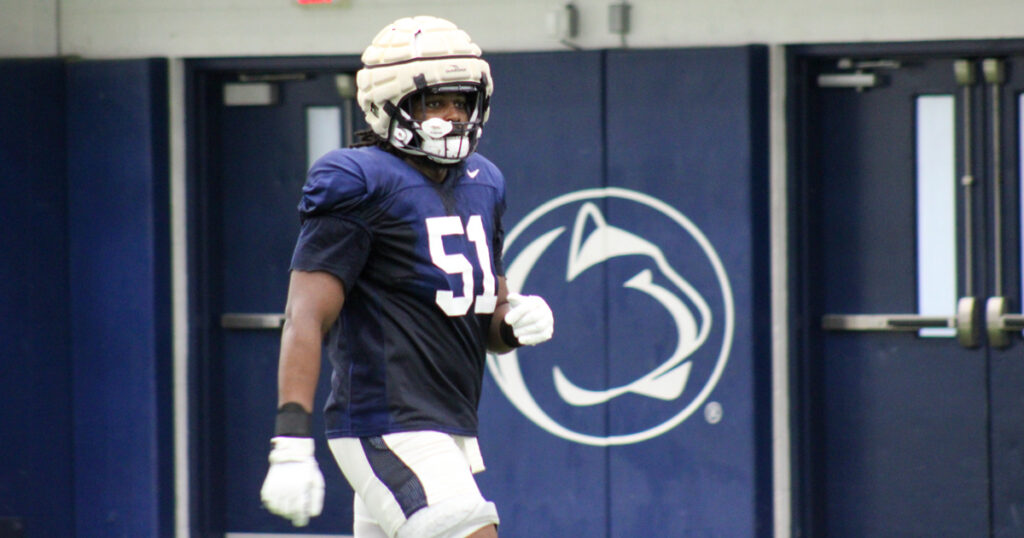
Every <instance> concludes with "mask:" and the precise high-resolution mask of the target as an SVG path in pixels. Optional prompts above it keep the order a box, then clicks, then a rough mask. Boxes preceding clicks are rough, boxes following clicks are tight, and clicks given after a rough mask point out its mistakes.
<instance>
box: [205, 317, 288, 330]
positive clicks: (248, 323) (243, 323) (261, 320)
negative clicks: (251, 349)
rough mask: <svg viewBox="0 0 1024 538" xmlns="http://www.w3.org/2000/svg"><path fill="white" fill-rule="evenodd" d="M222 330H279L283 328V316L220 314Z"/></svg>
mask: <svg viewBox="0 0 1024 538" xmlns="http://www.w3.org/2000/svg"><path fill="white" fill-rule="evenodd" d="M220 326H221V328H223V329H250V330H252V329H255V330H260V329H280V328H281V327H284V314H221V315H220Z"/></svg>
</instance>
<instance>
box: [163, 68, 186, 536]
mask: <svg viewBox="0 0 1024 538" xmlns="http://www.w3.org/2000/svg"><path fill="white" fill-rule="evenodd" d="M167 76H168V86H169V88H168V92H169V93H170V95H169V98H170V110H169V123H170V140H169V144H170V147H169V151H170V160H171V162H170V175H171V177H170V180H171V275H172V276H171V294H172V299H171V301H172V304H171V309H172V316H173V322H172V323H173V330H172V335H173V336H172V338H173V341H172V344H171V345H172V349H173V352H172V353H173V355H172V356H173V361H174V374H173V375H174V388H173V399H174V527H175V535H176V536H177V537H178V538H188V536H189V534H190V532H189V531H190V529H189V527H190V521H189V516H190V514H189V504H190V503H189V464H188V462H189V457H188V456H189V454H188V445H189V438H188V409H189V406H188V395H189V391H188V331H189V323H188V248H187V246H188V243H187V241H188V236H187V234H186V232H187V228H186V222H185V221H186V216H187V208H186V200H187V198H186V195H185V69H184V60H181V59H171V60H170V66H169V70H168V75H167Z"/></svg>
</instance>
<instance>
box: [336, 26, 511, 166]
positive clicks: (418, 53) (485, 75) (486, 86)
mask: <svg viewBox="0 0 1024 538" xmlns="http://www.w3.org/2000/svg"><path fill="white" fill-rule="evenodd" d="M480 55H481V51H480V47H478V46H477V45H476V44H475V43H473V41H472V40H471V39H470V38H469V35H467V34H466V32H464V31H462V30H460V29H459V28H458V27H457V26H455V24H454V23H452V22H450V21H447V20H445V19H440V18H437V17H429V16H418V17H406V18H402V19H398V20H397V21H395V22H393V23H391V24H389V25H388V26H387V27H385V28H384V29H383V30H381V31H380V32H379V33H378V34H377V36H376V37H374V38H373V41H372V42H371V43H370V46H369V47H367V48H366V50H365V51H363V56H362V61H363V68H362V69H360V70H359V72H358V73H357V74H356V85H357V86H358V92H357V95H356V100H357V101H358V102H359V107H360V108H361V109H362V110H363V113H364V114H365V116H366V122H367V123H368V124H369V125H370V128H371V129H373V131H374V132H375V133H377V135H379V136H380V137H381V138H383V139H384V140H387V141H388V143H390V144H391V145H392V146H394V147H395V148H397V149H399V150H401V151H403V152H406V153H409V154H411V155H422V156H425V157H426V158H428V159H430V160H432V161H434V162H437V163H441V164H455V163H458V162H460V161H462V160H463V159H465V158H466V157H467V156H469V154H470V153H472V152H473V151H474V150H476V145H477V143H478V142H479V141H480V135H481V133H482V132H483V125H484V123H485V122H486V121H487V117H488V115H489V112H490V111H489V102H490V97H491V93H492V92H493V90H494V83H493V82H492V81H491V72H490V66H489V65H488V64H487V62H486V61H484V60H483V59H481V57H480ZM446 92H458V93H460V94H463V95H464V96H465V103H466V114H467V116H468V120H467V121H465V122H452V121H447V120H444V119H440V118H432V119H429V120H426V121H420V120H419V119H417V118H416V117H415V116H414V114H413V104H414V103H415V102H416V100H417V99H422V98H424V97H425V96H426V95H428V94H430V93H446Z"/></svg>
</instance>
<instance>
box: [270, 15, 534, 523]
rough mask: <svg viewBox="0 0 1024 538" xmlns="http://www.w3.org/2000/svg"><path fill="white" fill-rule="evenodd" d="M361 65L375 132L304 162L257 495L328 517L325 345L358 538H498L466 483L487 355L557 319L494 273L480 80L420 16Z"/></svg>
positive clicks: (481, 72)
mask: <svg viewBox="0 0 1024 538" xmlns="http://www.w3.org/2000/svg"><path fill="white" fill-rule="evenodd" d="M362 61H363V64H364V67H363V68H362V69H361V70H360V71H359V73H358V74H357V77H356V80H357V84H358V96H357V98H358V101H359V106H360V108H361V109H362V110H363V112H364V114H365V116H366V120H367V123H368V124H369V126H370V128H371V129H370V131H369V132H367V133H363V140H362V143H360V144H357V147H352V148H345V149H337V150H333V151H331V152H328V153H327V154H326V155H324V156H323V157H322V158H321V159H319V160H318V161H317V162H316V163H315V164H314V165H313V166H312V167H311V168H310V170H309V174H308V177H307V180H306V184H305V186H304V187H303V193H302V198H301V202H300V203H299V213H300V218H301V223H302V225H301V231H300V233H299V237H298V241H297V244H296V247H295V251H294V254H293V256H292V261H291V276H290V282H289V288H288V300H287V305H286V307H285V325H284V329H283V332H282V337H281V353H280V362H279V371H278V412H277V417H276V421H275V431H274V437H273V439H272V440H271V443H272V449H271V452H270V458H269V459H270V469H269V471H268V472H267V476H266V479H265V480H264V484H263V488H262V491H261V497H262V500H263V503H264V506H265V507H266V508H267V509H268V510H269V511H271V512H273V513H275V514H278V515H281V516H283V517H285V518H287V519H289V520H291V521H292V523H293V524H295V525H297V526H303V525H306V524H307V522H308V521H309V518H310V517H313V516H317V515H319V514H320V512H321V509H322V505H323V489H324V482H323V476H322V475H321V472H320V469H319V467H318V466H317V462H316V459H315V458H314V442H313V439H312V432H311V431H310V430H311V427H310V424H311V410H312V409H313V397H314V392H315V390H316V385H317V378H318V374H319V371H320V360H321V356H320V355H321V346H324V347H325V348H326V350H327V355H328V359H329V360H330V363H331V365H332V367H333V375H332V377H331V391H330V395H329V396H328V399H327V403H326V406H325V407H324V418H325V422H326V425H327V432H326V433H327V437H328V444H329V446H330V448H331V452H332V453H333V454H334V458H335V460H336V461H337V463H338V466H339V467H340V468H341V471H342V472H343V474H344V475H345V477H346V479H347V480H348V482H349V484H350V485H351V486H352V488H353V489H354V490H355V506H354V511H355V524H354V527H355V528H354V534H355V536H356V537H357V538H370V537H389V538H391V537H395V536H399V537H415V538H426V537H434V536H437V537H441V536H444V537H464V536H473V537H495V536H497V525H498V513H497V510H496V508H495V506H494V504H493V503H491V502H489V501H487V500H486V499H484V498H483V496H482V495H481V493H480V491H479V488H478V487H477V484H476V481H475V479H474V477H473V473H476V472H479V471H481V470H483V468H484V466H483V459H482V457H481V454H480V449H479V446H478V444H477V439H476V435H477V406H478V404H479V401H480V390H481V385H482V381H483V374H484V367H485V359H486V353H487V351H492V352H496V353H502V352H507V351H509V350H511V349H512V348H514V347H517V346H521V345H536V344H539V343H541V342H544V341H546V340H548V339H550V338H551V336H552V332H553V326H554V320H553V316H552V313H551V309H550V308H549V307H548V305H547V303H546V302H545V301H544V299H542V298H541V297H538V296H531V295H526V296H524V295H519V294H514V293H509V292H508V289H507V287H506V283H505V279H504V276H503V274H504V271H503V267H502V262H501V252H502V240H503V228H502V224H501V217H502V213H503V212H504V209H505V183H504V177H503V176H502V174H501V172H500V171H499V170H498V169H497V168H496V167H495V166H494V164H492V163H491V162H490V161H488V160H487V159H486V158H484V157H482V156H481V155H479V154H477V153H474V150H475V149H476V146H477V142H479V140H480V135H481V132H482V127H483V125H484V123H485V122H486V121H487V117H488V113H489V108H488V107H489V103H490V97H491V93H492V90H493V82H492V79H491V75H490V68H489V66H488V64H487V62H486V61H484V60H483V59H482V58H481V52H480V48H479V47H478V46H477V45H476V44H474V43H473V42H472V41H471V39H470V38H469V36H468V35H467V34H466V33H465V32H463V31H462V30H460V29H458V28H457V27H456V26H455V25H454V24H453V23H451V22H449V21H446V20H443V19H439V18H435V17H427V16H420V17H412V18H403V19H400V20H397V21H395V22H394V23H392V24H390V25H388V26H387V27H385V28H384V29H383V30H381V32H380V33H378V34H377V36H376V37H375V38H374V39H373V41H372V43H371V44H370V46H369V47H368V48H367V49H366V50H365V51H364V52H363V55H362Z"/></svg>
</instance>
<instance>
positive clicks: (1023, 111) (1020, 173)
mask: <svg viewBox="0 0 1024 538" xmlns="http://www.w3.org/2000/svg"><path fill="white" fill-rule="evenodd" d="M1017 132H1018V133H1022V134H1020V135H1018V136H1017V144H1018V146H1017V162H1018V163H1019V165H1018V166H1020V169H1019V170H1017V177H1018V178H1019V179H1018V181H1020V182H1021V184H1020V186H1019V187H1020V188H1018V189H1017V192H1019V193H1020V205H1019V206H1018V207H1019V208H1020V210H1019V211H1018V212H1019V213H1020V229H1021V233H1019V234H1018V236H1020V238H1021V245H1020V247H1021V248H1020V254H1021V260H1020V261H1021V263H1020V265H1019V266H1018V267H1020V268H1021V271H1020V279H1021V286H1020V289H1021V294H1022V296H1021V297H1018V301H1017V304H1019V305H1024V93H1022V94H1020V95H1018V96H1017Z"/></svg>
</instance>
